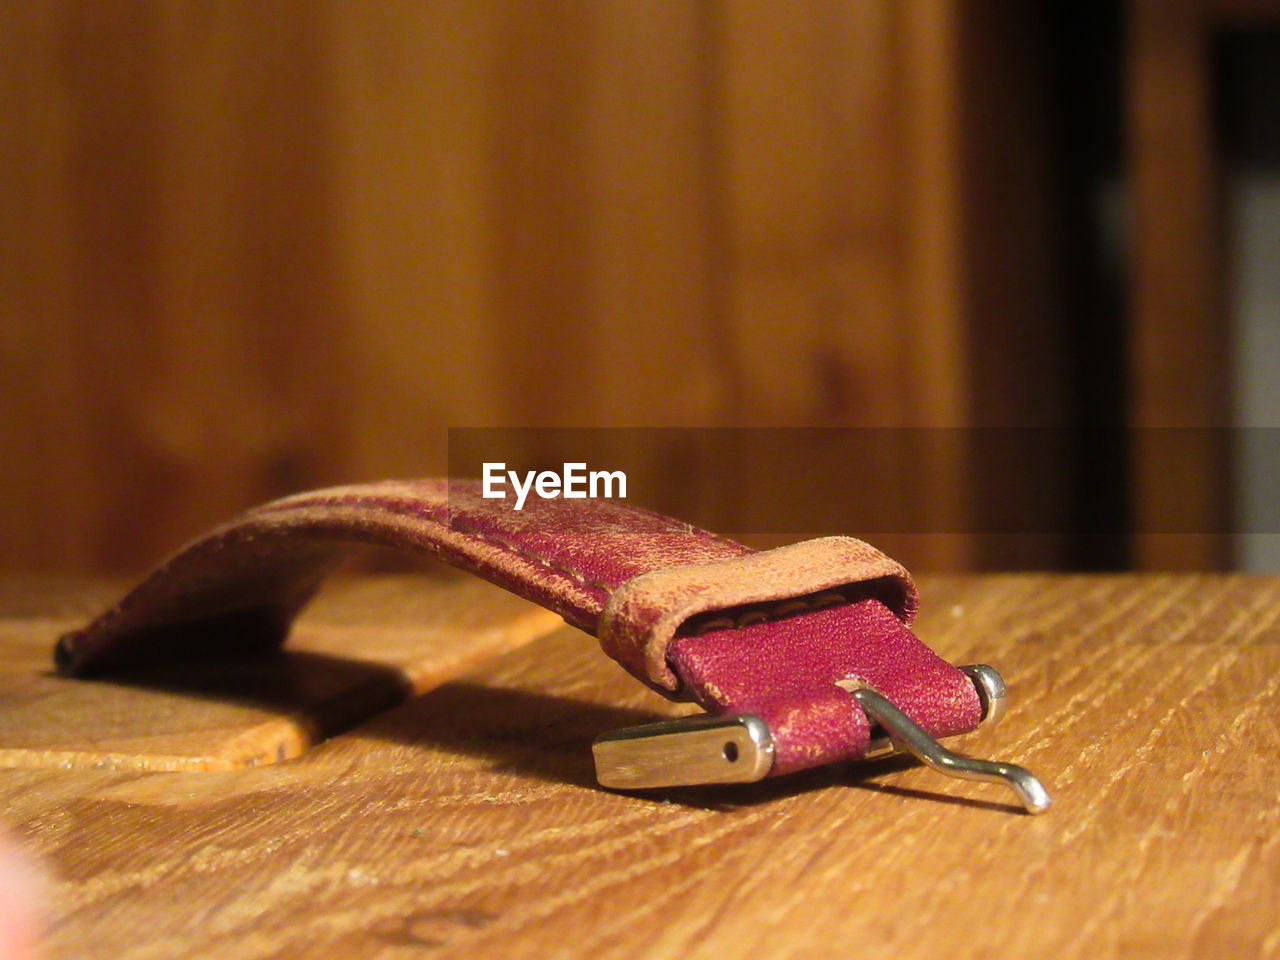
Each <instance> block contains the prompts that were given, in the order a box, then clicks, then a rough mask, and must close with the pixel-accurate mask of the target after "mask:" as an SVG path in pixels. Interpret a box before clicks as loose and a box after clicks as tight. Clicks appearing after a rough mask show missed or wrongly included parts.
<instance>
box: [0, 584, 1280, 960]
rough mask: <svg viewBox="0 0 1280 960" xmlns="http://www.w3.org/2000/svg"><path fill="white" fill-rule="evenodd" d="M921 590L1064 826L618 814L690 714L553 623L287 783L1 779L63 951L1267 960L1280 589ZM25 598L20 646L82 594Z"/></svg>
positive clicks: (865, 804)
mask: <svg viewBox="0 0 1280 960" xmlns="http://www.w3.org/2000/svg"><path fill="white" fill-rule="evenodd" d="M922 588H923V595H924V600H925V606H924V613H923V615H922V618H921V620H920V622H919V630H920V633H921V634H922V636H924V637H925V638H926V639H927V640H928V641H929V642H930V643H931V645H932V646H934V647H935V648H936V649H937V650H938V651H939V652H941V653H943V654H944V655H945V656H947V657H949V658H951V659H953V660H955V661H986V662H991V663H994V664H996V665H997V666H998V667H999V668H1000V669H1001V670H1002V671H1003V673H1004V675H1005V677H1006V680H1007V681H1008V682H1009V686H1010V690H1011V693H1012V698H1013V699H1012V709H1011V712H1010V714H1009V716H1008V717H1007V718H1006V720H1005V721H1004V722H1003V723H1002V724H1001V725H1000V726H998V727H996V728H994V729H992V730H990V731H986V732H982V733H979V734H975V735H972V736H970V737H968V738H965V739H964V740H962V741H960V742H959V743H958V744H957V745H958V746H961V745H962V746H963V748H964V749H966V750H969V751H970V752H973V753H976V754H979V755H984V756H994V757H999V758H1005V759H1009V760H1013V761H1016V762H1020V763H1024V764H1026V765H1028V766H1029V767H1031V768H1032V769H1033V770H1035V771H1036V772H1037V773H1038V774H1039V775H1040V776H1041V777H1042V778H1043V779H1044V780H1045V782H1046V784H1047V786H1048V787H1049V789H1050V790H1051V791H1052V792H1053V794H1054V798H1055V806H1054V808H1053V809H1052V810H1051V811H1050V812H1049V813H1048V814H1047V815H1045V816H1043V817H1039V818H1032V817H1027V816H1024V815H1021V814H1019V813H1017V812H1016V811H1015V810H1014V809H1013V808H1011V807H1010V805H1009V802H1008V800H1009V798H1008V797H1007V796H1006V794H1004V793H1003V792H1001V791H1000V790H999V789H998V788H996V787H993V786H989V785H983V784H973V783H968V782H960V781H952V780H947V779H945V778H942V777H940V776H939V775H937V774H936V773H933V772H931V771H928V770H925V769H922V768H919V767H916V766H914V765H912V764H909V763H905V762H902V761H899V760H890V761H886V762H882V763H880V764H878V765H870V766H862V767H849V768H832V769H826V770H819V771H815V772H811V773H807V774H801V775H798V776H795V777H792V778H789V779H786V780H779V781H771V782H765V783H762V784H759V785H755V786H752V787H747V788H741V787H737V788H723V789H703V790H682V791H671V792H666V793H661V794H656V795H644V796H641V795H634V796H629V795H622V794H612V793H607V792H604V791H602V790H600V789H598V788H596V787H595V786H594V785H593V784H592V774H591V766H590V755H589V743H590V739H591V737H592V736H593V735H594V734H596V733H598V732H600V731H601V730H606V729H610V728H613V727H617V726H621V725H624V724H628V723H634V722H637V721H642V720H645V719H647V718H650V717H654V716H657V715H660V714H667V713H670V712H671V711H672V710H673V709H678V708H675V707H673V706H672V705H670V704H667V703H666V702H665V701H662V700H660V699H658V698H657V697H656V696H655V695H652V694H650V693H649V692H647V691H645V690H644V689H642V688H640V687H639V686H638V685H637V684H635V683H634V682H633V681H631V680H629V679H628V678H626V677H625V676H624V675H623V674H622V673H621V671H619V670H618V669H617V668H616V667H615V666H614V665H612V664H611V663H609V662H608V661H607V660H606V659H604V658H603V657H602V656H601V655H600V654H599V652H598V650H597V649H596V648H595V645H594V643H593V642H592V641H590V640H588V639H587V638H585V637H583V636H582V635H581V634H580V633H577V632H576V631H572V630H569V629H567V628H565V629H563V630H561V631H558V632H556V633H554V634H552V635H550V636H547V637H545V638H543V639H541V640H538V641H536V642H535V643H533V644H532V645H531V646H529V647H526V648H524V649H522V650H519V651H515V652H513V653H510V654H507V655H505V656H503V657H501V658H499V659H497V660H495V661H493V662H492V663H491V664H489V665H488V666H485V667H484V668H482V669H480V670H477V671H475V672H472V673H470V674H468V675H467V676H466V677H464V678H461V679H459V680H457V681H454V682H451V683H448V684H445V685H444V686H441V687H439V688H437V689H435V690H434V691H432V692H430V693H427V694H425V695H423V696H420V697H416V698H414V699H413V700H411V701H409V702H407V703H405V704H403V705H402V706H400V707H397V708H395V709H393V710H390V711H388V712H387V713H385V714H383V715H381V716H379V717H376V718H374V719H372V720H370V721H368V722H366V723H364V724H362V725H361V726H359V727H357V728H356V729H354V730H352V731H351V732H349V733H346V734H343V735H341V736H338V737H335V738H333V739H331V740H329V741H327V742H326V743H324V744H322V745H320V746H319V747H316V748H315V749H312V750H310V751H308V752H307V753H306V754H305V755H304V756H302V757H300V758H298V759H296V760H291V761H289V762H286V763H282V764H277V765H274V766H271V767H259V768H253V769H241V770H231V771H208V772H174V773H136V772H118V771H93V770H72V771H67V770H49V769H43V770H6V771H0V806H2V809H3V811H4V812H3V817H4V821H5V823H6V825H7V826H8V827H9V829H10V832H11V833H12V834H13V835H14V836H15V837H16V838H17V839H18V841H19V842H20V844H21V845H22V846H23V847H24V848H26V849H27V850H28V851H30V852H31V853H33V854H34V855H37V856H39V857H40V858H41V859H42V861H43V862H44V864H45V868H46V871H47V873H48V877H49V880H48V904H49V907H48V909H49V932H48V936H47V949H48V955H49V956H51V957H60V956H77V957H89V958H93V957H103V958H112V960H116V958H152V957H155V958H159V957H166V958H168V957H202V956H218V957H233V958H266V957H286V956H288V957H310V956H316V957H319V956H348V957H360V958H363V957H379V958H398V957H407V956H412V955H420V954H422V953H425V952H430V953H432V954H434V955H438V956H445V957H454V956H457V957H463V956H465V957H502V958H525V957H529V958H532V957H562V958H570V957H592V958H597V957H603V958H641V957H646V958H647V957H654V958H657V957H674V956H679V957H692V958H725V960H736V958H742V960H746V958H754V957H761V956H767V957H782V958H790V957H794V958H802V957H803V958H813V957H836V956H847V955H849V952H850V950H851V949H856V950H857V951H858V952H860V953H865V954H867V955H871V956H895V957H903V958H912V957H922V958H923V957H937V956H939V955H947V956H954V957H959V958H970V957H972V958H978V957H985V956H991V955H1005V954H1012V955H1020V956H1052V957H1062V958H1089V960H1099V958H1120V957H1132V956H1159V957H1173V958H1192V957H1205V958H1209V957H1223V956H1231V957H1245V956H1248V957H1274V956H1277V955H1278V954H1280V920H1278V918H1280V842H1277V837H1280V806H1277V804H1276V802H1275V799H1276V796H1277V791H1278V790H1280V773H1277V769H1276V766H1275V764H1274V756H1275V754H1276V751H1277V749H1280V731H1278V730H1277V727H1276V723H1275V717H1276V716H1277V713H1278V708H1280V704H1277V698H1278V693H1280V642H1278V638H1280V581H1278V580H1276V579H1274V578H1266V579H1264V578H1244V577H1223V576H1210V575H1204V576H1185V575H1184V576H1156V575H1146V576H1140V577H1055V576H1001V577H986V578H945V579H939V578H925V580H924V582H923V583H922ZM406 589H407V587H406ZM27 594H28V599H25V600H21V599H20V601H15V600H14V598H13V597H12V594H8V595H6V594H3V593H0V596H3V597H4V599H5V601H6V602H8V603H10V604H11V608H15V609H16V610H17V613H16V615H15V616H11V617H10V619H9V621H7V622H8V624H9V628H10V629H22V628H21V627H20V624H19V622H18V621H19V620H20V619H26V620H27V621H28V625H27V627H26V628H25V629H27V630H28V631H31V632H34V631H44V630H46V629H47V628H46V627H45V626H44V625H43V623H42V621H41V620H40V619H39V618H40V617H41V615H42V614H41V609H44V610H45V613H44V616H48V615H49V611H50V610H53V611H57V610H65V609H66V608H67V606H68V605H75V604H77V603H80V602H81V601H80V600H79V599H78V597H79V595H78V594H77V593H76V592H75V591H72V590H67V589H65V588H63V589H62V590H61V591H60V592H58V591H55V592H54V593H53V594H52V595H50V594H48V593H46V594H45V599H48V600H54V601H56V602H54V603H53V604H52V605H51V606H49V607H47V608H46V607H42V604H43V603H44V601H43V600H41V599H40V598H39V597H36V598H35V599H30V596H31V594H30V591H27ZM391 605H392V606H393V605H394V604H391ZM388 606H389V604H388V603H386V602H381V601H379V602H377V603H370V604H368V605H367V607H366V608H365V609H363V610H362V611H360V612H359V619H360V622H361V623H363V624H364V625H365V626H366V627H367V628H368V629H369V630H371V631H373V632H376V631H377V630H378V629H379V628H380V626H382V625H385V624H386V623H387V620H386V618H385V617H384V615H383V611H384V610H386V609H387V608H388ZM352 615H353V616H356V615H357V613H356V611H354V610H353V611H352Z"/></svg>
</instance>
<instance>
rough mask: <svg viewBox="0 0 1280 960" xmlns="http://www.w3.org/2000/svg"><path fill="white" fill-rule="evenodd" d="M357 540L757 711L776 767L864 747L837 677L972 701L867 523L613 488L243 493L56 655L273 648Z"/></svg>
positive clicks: (958, 719)
mask: <svg viewBox="0 0 1280 960" xmlns="http://www.w3.org/2000/svg"><path fill="white" fill-rule="evenodd" d="M359 545H376V546H382V547H392V548H396V549H400V550H404V551H407V552H410V553H414V554H421V555H428V556H433V557H437V558H439V559H442V560H444V561H446V562H448V563H450V564H452V565H454V566H457V567H460V568H462V569H464V570H469V571H471V572H472V573H475V574H478V575H479V576H482V577H484V578H485V579H487V580H490V581H492V582H494V583H497V584H499V585H500V586H503V587H505V588H507V589H510V590H512V591H514V592H515V593H518V594H520V595H521V596H524V597H526V598H528V599H530V600H533V601H535V602H537V603H539V604H541V605H543V606H545V607H547V608H549V609H551V610H554V611H555V612H556V613H558V614H560V615H561V616H562V617H564V618H565V620H567V621H568V622H569V623H571V624H573V625H575V626H577V627H579V628H581V629H583V630H585V631H586V632H588V633H591V634H595V635H597V636H599V638H600V640H601V644H602V646H603V647H604V649H605V652H607V653H608V654H609V655H610V656H612V657H614V658H615V659H616V660H618V662H619V663H621V664H622V665H623V666H624V667H625V668H626V669H627V670H628V671H630V672H631V673H632V674H634V675H635V676H636V677H637V678H639V679H640V680H642V681H643V682H645V683H646V684H648V685H649V686H651V687H653V688H654V689H656V690H658V691H659V692H661V693H663V694H664V695H666V696H668V697H671V698H673V699H675V698H683V699H692V700H695V701H697V702H698V703H699V704H701V705H702V706H703V707H705V708H706V709H707V710H708V711H710V712H712V713H754V714H756V715H758V716H760V717H761V719H763V720H764V721H765V722H766V723H767V724H768V725H769V727H770V730H771V731H772V734H773V739H774V746H775V751H776V753H775V761H774V766H773V770H772V774H773V775H777V774H781V773H787V772H790V771H793V770H799V769H804V768H806V767H811V766H816V765H819V764H823V763H828V762H831V761H833V760H842V759H856V758H858V757H860V756H862V755H863V754H864V753H865V752H866V749H867V745H868V742H869V739H870V730H869V724H868V721H867V718H866V715H865V714H864V713H863V712H862V710H860V709H859V708H857V706H856V705H855V704H854V702H853V700H852V699H851V698H850V697H849V696H848V694H847V693H845V692H844V691H843V690H841V689H839V688H837V687H836V686H835V685H834V684H835V681H836V680H841V679H847V678H850V677H857V678H859V679H861V680H863V681H865V682H866V683H867V684H869V685H871V686H872V687H874V688H875V689H876V690H878V691H880V692H881V693H882V694H884V695H885V696H887V697H889V698H890V699H891V700H893V701H894V702H895V703H896V704H897V705H898V706H899V707H900V708H901V709H902V710H904V711H905V712H906V713H907V714H908V715H909V716H911V718H912V719H914V720H915V721H916V722H917V723H919V724H920V725H921V726H922V727H924V728H925V729H926V730H927V731H929V732H930V733H931V734H933V735H934V736H935V737H942V736H950V735H953V734H956V733H962V732H965V731H967V730H971V729H973V728H974V727H976V726H977V724H978V722H979V719H980V718H981V711H982V708H981V704H980V701H979V699H978V695H977V692H976V691H975V689H974V687H973V685H972V683H970V682H969V680H968V679H967V678H966V677H965V676H964V674H963V673H961V672H960V671H959V670H957V669H956V668H955V667H952V666H950V665H949V664H947V663H946V662H945V661H943V660H942V659H941V658H939V657H938V656H937V655H936V654H934V653H933V652H932V651H930V650H929V649H928V648H927V647H926V646H924V644H922V643H921V642H920V641H919V639H917V638H916V637H915V635H914V634H912V633H911V631H910V629H909V627H908V624H909V623H910V620H911V618H912V616H913V615H914V612H915V607H916V591H915V586H914V584H913V583H912V581H911V578H910V576H909V575H908V574H907V572H906V570H904V569H903V568H902V567H901V565H899V564H897V563H895V562H894V561H892V560H890V559H889V558H888V557H885V556H884V555H883V554H882V553H880V552H879V551H878V550H876V549H875V548H874V547H871V546H869V545H867V544H865V543H862V542H861V541H858V540H854V539H852V538H847V537H828V538H822V539H819V540H812V541H807V542H805V543H800V544H793V545H791V546H787V547H781V548H778V549H776V550H768V551H761V552H755V551H752V550H750V549H749V548H748V547H745V546H743V545H742V544H739V543H735V542H734V541H732V540H728V539H725V538H723V537H719V536H716V535H714V534H711V533H708V532H706V531H703V530H699V529H696V528H694V527H691V526H690V525H688V524H685V523H680V522H679V521H676V520H672V519H670V518H667V517H663V516H660V515H658V514H655V513H651V512H649V511H646V510H643V509H640V508H637V507H634V506H630V505H628V504H626V503H624V502H622V501H618V500H593V499H579V500H565V499H553V500H543V499H538V498H530V500H528V501H527V502H526V503H525V505H524V508H523V509H522V510H519V511H517V510H514V509H513V508H512V504H511V502H510V501H507V500H497V499H485V498H483V497H481V495H480V489H479V485H478V484H477V483H475V482H473V481H456V480H454V481H446V480H416V481H387V482H383V483H371V484H362V485H357V486H348V487H336V488H331V489H327V490H319V491H315V492H313V493H305V494H300V495H298V496H293V497H288V498H286V499H283V500H277V501H274V502H272V503H269V504H266V505H265V506H261V507H258V508H256V509H254V510H251V511H249V512H248V513H246V514H244V515H242V516H241V517H239V518H237V519H235V520H233V521H231V522H229V523H227V524H224V525H223V526H221V527H218V528H217V529H215V530H213V531H211V532H210V533H208V534H207V535H205V536H203V537H200V538H198V539H197V540H195V541H192V542H191V543H190V544H188V545H187V546H186V547H184V548H182V549H181V550H179V551H178V553H176V554H175V555H174V556H173V557H171V558H170V559H169V560H168V561H166V562H165V563H163V564H162V565H161V566H160V567H158V568H157V569H156V570H154V571H153V572H152V573H151V574H149V575H148V576H147V577H146V578H145V579H144V580H143V581H142V582H141V583H140V584H139V585H138V586H137V587H135V588H134V589H133V590H132V591H131V592H129V593H128V594H127V595H126V596H125V597H124V598H123V599H122V600H121V601H120V602H119V603H117V604H116V605H115V606H113V607H112V608H110V609H109V610H107V611H106V612H104V613H103V614H102V615H101V616H99V617H98V618H97V619H95V620H94V621H93V622H91V623H90V624H88V625H87V626H86V627H84V628H83V629H81V630H78V631H75V632H73V633H70V634H68V635H66V636H65V637H63V638H62V639H61V640H60V641H59V644H58V648H57V655H56V658H57V663H58V666H59V669H60V670H62V671H63V672H65V673H69V674H73V675H87V674H92V673H100V672H105V671H108V670H111V669H113V668H118V667H121V666H124V665H127V664H130V663H137V662H140V661H151V660H156V659H174V658H177V657H189V656H194V655H201V654H210V653H219V652H224V653H225V652H228V651H231V650H236V651H240V650H244V649H252V648H266V647H274V646H275V645H278V644H280V643H282V642H283V641H284V639H285V637H286V635H287V634H288V631H289V628H290V626H291V624H292V622H293V619H294V618H295V617H296V616H297V614H298V612H299V611H300V610H301V609H302V607H303V606H304V605H305V604H306V602H307V601H308V600H309V599H310V597H311V596H312V595H313V594H314V593H315V591H316V590H317V589H318V587H319V585H320V583H321V581H322V580H323V579H324V577H325V576H326V574H328V573H329V572H330V571H331V570H332V569H333V568H334V567H335V566H336V565H337V564H338V563H339V562H341V560H342V559H343V558H344V557H345V555H346V554H347V553H348V552H349V551H350V550H351V548H353V547H355V546H359Z"/></svg>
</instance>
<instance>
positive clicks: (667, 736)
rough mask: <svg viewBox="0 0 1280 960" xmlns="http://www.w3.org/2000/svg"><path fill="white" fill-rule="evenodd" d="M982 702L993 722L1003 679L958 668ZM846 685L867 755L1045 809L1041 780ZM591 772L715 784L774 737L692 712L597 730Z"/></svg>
mask: <svg viewBox="0 0 1280 960" xmlns="http://www.w3.org/2000/svg"><path fill="white" fill-rule="evenodd" d="M960 669H961V670H962V671H964V673H965V675H966V676H968V677H969V679H970V681H971V682H972V683H973V685H974V687H975V688H976V689H977V691H978V697H979V700H980V701H981V703H982V719H981V721H980V722H979V726H990V725H992V724H995V723H998V722H999V721H1000V720H1001V718H1002V717H1003V716H1004V714H1005V708H1006V706H1007V703H1008V691H1007V689H1006V687H1005V684H1004V679H1003V678H1002V677H1001V676H1000V673H999V672H998V671H997V670H996V669H995V668H994V667H990V666H988V665H986V664H972V665H969V666H963V667H961V668H960ZM836 685H837V686H839V687H840V688H841V689H844V690H847V691H848V692H849V695H850V696H851V697H853V699H854V700H855V701H856V702H857V704H858V706H859V707H861V708H862V710H863V711H864V712H865V713H866V714H867V718H868V719H869V720H870V721H871V723H872V739H871V744H870V746H869V747H868V750H867V753H866V757H865V759H876V758H879V757H885V756H890V755H892V754H896V753H902V752H907V753H911V754H912V755H914V756H915V757H916V758H918V759H919V760H920V761H921V762H923V763H925V764H926V765H927V766H929V767H932V768H933V769H935V770H937V771H939V772H940V773H945V774H947V775H948V776H953V777H959V778H961V779H965V780H986V781H990V782H995V783H1003V784H1004V785H1006V786H1008V787H1009V788H1010V789H1011V790H1013V792H1014V793H1015V794H1017V796H1018V799H1019V800H1020V801H1021V803H1022V806H1023V808H1024V809H1025V810H1026V811H1027V812H1028V813H1033V814H1034V813H1043V812H1044V811H1045V810H1047V809H1049V805H1050V804H1051V803H1052V800H1051V798H1050V796H1049V792H1048V791H1047V790H1046V789H1045V788H1044V785H1043V784H1042V783H1041V782H1040V781H1039V780H1038V779H1037V778H1036V777H1035V776H1034V775H1033V774H1032V773H1031V772H1030V771H1029V770H1027V769H1026V768H1024V767H1020V766H1018V765H1017V764H1012V763H1004V762H1000V761H991V760H977V759H974V758H972V757H966V756H963V755H961V754H958V753H954V752H952V751H950V750H948V749H947V748H946V747H944V746H943V745H942V744H941V743H939V742H938V741H937V740H936V739H934V738H933V737H932V736H930V735H929V734H928V733H927V732H926V731H925V730H924V729H922V728H921V727H920V726H919V725H918V724H916V723H915V721H913V720H912V719H911V718H910V717H908V716H907V715H906V714H905V713H903V712H902V711H901V710H900V709H898V707H897V706H895V705H894V704H893V702H892V701H890V700H889V699H888V698H887V697H885V696H883V695H882V694H881V693H879V692H878V691H876V690H874V689H872V688H871V687H870V686H869V685H868V684H866V683H865V682H863V681H862V680H860V679H857V678H850V679H847V680H839V681H837V683H836ZM591 752H592V754H593V755H594V757H595V764H596V779H597V780H598V781H599V783H600V785H601V786H602V787H608V788H610V789H614V790H646V789H652V788H656V787H680V786H694V785H702V784H717V783H752V782H755V781H757V780H761V779H763V778H764V777H766V776H767V775H768V773H769V771H770V770H771V769H772V767H773V753H774V749H773V737H772V735H771V734H770V733H769V728H768V726H767V725H766V724H765V722H764V721H763V720H761V719H760V718H759V717H756V716H753V715H752V714H738V715H735V716H712V715H709V714H698V715H695V716H691V717H683V718H680V719H676V720H663V721H661V722H659V723H650V724H644V725H643V726H638V727H627V728H625V729H622V730H615V731H612V732H610V733H604V734H601V735H600V736H598V737H596V739H595V741H594V742H593V743H592V745H591Z"/></svg>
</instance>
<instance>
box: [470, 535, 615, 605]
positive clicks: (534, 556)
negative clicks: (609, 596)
mask: <svg viewBox="0 0 1280 960" xmlns="http://www.w3.org/2000/svg"><path fill="white" fill-rule="evenodd" d="M449 527H450V529H453V530H456V531H458V532H459V533H461V534H463V535H465V536H468V537H475V538H476V539H477V540H483V541H485V542H486V543H491V544H493V545H494V546H495V547H502V548H503V549H504V550H509V551H511V552H512V553H514V554H517V555H519V556H521V557H524V558H525V559H526V560H531V561H533V562H534V563H536V564H537V565H538V566H540V567H546V568H547V569H548V570H554V571H555V572H556V573H561V574H564V575H565V576H566V577H568V578H569V579H570V580H573V581H574V582H575V583H580V584H582V586H584V587H595V588H596V589H598V590H603V591H604V592H605V593H612V592H613V589H614V588H613V586H612V585H610V584H607V583H602V582H601V581H599V580H589V579H587V577H585V576H583V575H582V574H581V573H580V572H578V571H577V570H575V569H573V568H572V567H569V566H566V565H564V564H562V563H557V562H556V561H554V560H552V559H550V558H548V557H544V556H542V555H541V554H538V553H534V552H533V551H532V550H528V549H526V548H524V547H521V546H519V545H518V544H515V543H512V542H511V541H510V540H507V539H506V538H504V537H498V536H494V535H493V534H492V533H485V532H484V531H483V530H476V529H468V528H466V527H464V526H462V525H461V524H459V523H458V522H457V521H456V520H453V521H450V523H449Z"/></svg>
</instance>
